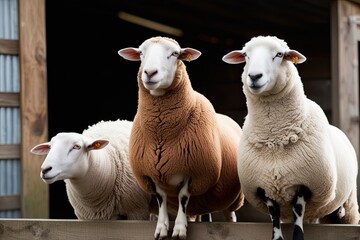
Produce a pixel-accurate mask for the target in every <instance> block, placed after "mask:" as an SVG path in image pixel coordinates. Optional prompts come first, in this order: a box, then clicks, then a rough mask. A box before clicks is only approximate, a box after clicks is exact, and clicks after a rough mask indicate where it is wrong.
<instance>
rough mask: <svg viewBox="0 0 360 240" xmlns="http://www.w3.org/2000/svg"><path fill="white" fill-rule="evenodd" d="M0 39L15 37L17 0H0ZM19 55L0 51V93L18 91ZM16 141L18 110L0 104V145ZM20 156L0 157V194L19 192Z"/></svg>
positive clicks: (0, 214)
mask: <svg viewBox="0 0 360 240" xmlns="http://www.w3.org/2000/svg"><path fill="white" fill-rule="evenodd" d="M0 38H2V39H15V40H17V39H18V38H19V37H18V6H17V0H0ZM19 72H20V71H19V57H18V56H14V55H2V54H0V92H20V78H19ZM19 143H20V109H19V108H4V107H0V144H19ZM20 178H21V174H20V159H15V160H14V159H0V195H13V194H20V189H21V186H20V182H21V181H20ZM18 217H21V211H20V210H11V211H0V218H18Z"/></svg>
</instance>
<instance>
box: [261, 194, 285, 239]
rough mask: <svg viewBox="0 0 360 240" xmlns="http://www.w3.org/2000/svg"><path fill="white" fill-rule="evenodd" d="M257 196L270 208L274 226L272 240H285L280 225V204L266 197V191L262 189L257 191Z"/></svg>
mask: <svg viewBox="0 0 360 240" xmlns="http://www.w3.org/2000/svg"><path fill="white" fill-rule="evenodd" d="M257 195H258V197H260V198H261V199H262V200H263V202H264V203H265V204H266V206H267V208H268V211H269V214H270V217H271V221H272V225H273V232H272V240H284V237H283V234H282V230H281V224H280V206H279V204H278V203H277V202H276V201H274V200H272V199H270V198H268V197H266V195H265V190H264V189H262V188H258V189H257Z"/></svg>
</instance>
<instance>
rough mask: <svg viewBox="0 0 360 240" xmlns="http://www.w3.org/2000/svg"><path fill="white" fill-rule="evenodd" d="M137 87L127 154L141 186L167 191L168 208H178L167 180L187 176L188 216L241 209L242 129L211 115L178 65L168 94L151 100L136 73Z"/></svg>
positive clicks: (169, 182) (169, 181)
mask: <svg viewBox="0 0 360 240" xmlns="http://www.w3.org/2000/svg"><path fill="white" fill-rule="evenodd" d="M138 85H139V101H138V112H137V114H136V116H135V118H134V125H133V129H132V134H131V137H130V145H129V153H130V164H131V166H132V169H133V171H134V174H135V176H136V178H137V181H138V182H139V184H140V186H141V187H142V188H143V189H144V190H146V191H147V192H149V193H152V194H155V191H154V183H156V184H157V185H158V186H161V187H162V188H163V189H166V191H167V193H169V194H168V195H169V197H168V203H169V206H174V207H176V209H177V205H178V199H177V194H178V190H179V189H178V187H177V186H175V187H174V186H171V185H172V184H171V180H170V179H171V178H172V177H174V176H177V175H179V174H182V175H189V176H191V184H190V187H189V191H190V194H191V197H190V201H189V204H188V207H187V214H190V215H199V214H204V213H209V212H213V211H219V210H223V209H226V208H228V207H229V206H230V205H232V210H234V211H235V210H237V209H238V208H240V207H241V206H242V205H243V200H244V199H243V194H242V193H241V191H240V183H239V179H238V176H237V170H236V165H237V162H236V158H237V157H236V153H237V145H238V142H239V136H240V134H241V128H240V127H239V126H238V125H237V124H236V123H235V122H234V121H233V120H231V119H230V118H229V117H227V116H224V115H221V114H216V113H215V110H214V108H213V106H212V104H211V103H210V102H209V101H208V100H207V99H206V98H205V97H204V96H203V95H201V94H200V93H198V92H196V91H194V90H193V89H192V87H191V83H190V80H189V76H188V74H187V71H186V67H185V64H184V63H183V62H182V61H180V60H179V61H178V65H177V71H176V75H175V79H174V81H173V83H172V85H171V86H170V87H169V88H168V89H167V94H165V95H163V96H158V97H153V96H151V95H150V94H149V92H148V90H146V89H145V88H144V86H143V85H142V84H141V68H140V70H139V73H138ZM184 96H186V97H184ZM216 116H217V117H216ZM225 122H226V123H225ZM229 122H231V124H232V125H231V127H230V125H229ZM150 178H151V179H152V180H150ZM152 181H154V182H152Z"/></svg>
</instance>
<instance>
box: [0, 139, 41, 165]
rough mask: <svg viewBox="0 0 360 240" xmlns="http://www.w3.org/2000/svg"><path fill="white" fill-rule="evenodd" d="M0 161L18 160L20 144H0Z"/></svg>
mask: <svg viewBox="0 0 360 240" xmlns="http://www.w3.org/2000/svg"><path fill="white" fill-rule="evenodd" d="M0 159H20V144H0ZM0 161H1V160H0ZM38 170H39V169H38Z"/></svg>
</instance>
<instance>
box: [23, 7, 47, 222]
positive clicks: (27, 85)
mask: <svg viewBox="0 0 360 240" xmlns="http://www.w3.org/2000/svg"><path fill="white" fill-rule="evenodd" d="M18 7H19V33H20V36H19V39H20V44H19V46H20V51H19V58H20V67H21V69H20V80H21V92H20V103H21V104H20V106H21V126H22V129H21V144H22V148H21V164H22V165H21V169H22V172H21V175H22V181H21V187H22V190H21V197H22V199H21V213H22V217H26V218H29V217H31V218H47V217H48V216H49V192H48V186H47V184H44V183H43V182H42V181H41V180H40V179H39V169H40V166H41V163H42V161H43V158H41V156H34V155H33V154H31V153H30V149H31V148H32V147H33V146H35V145H36V144H38V143H41V142H45V141H47V140H48V114H47V75H46V37H45V0H32V1H28V0H19V1H18Z"/></svg>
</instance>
